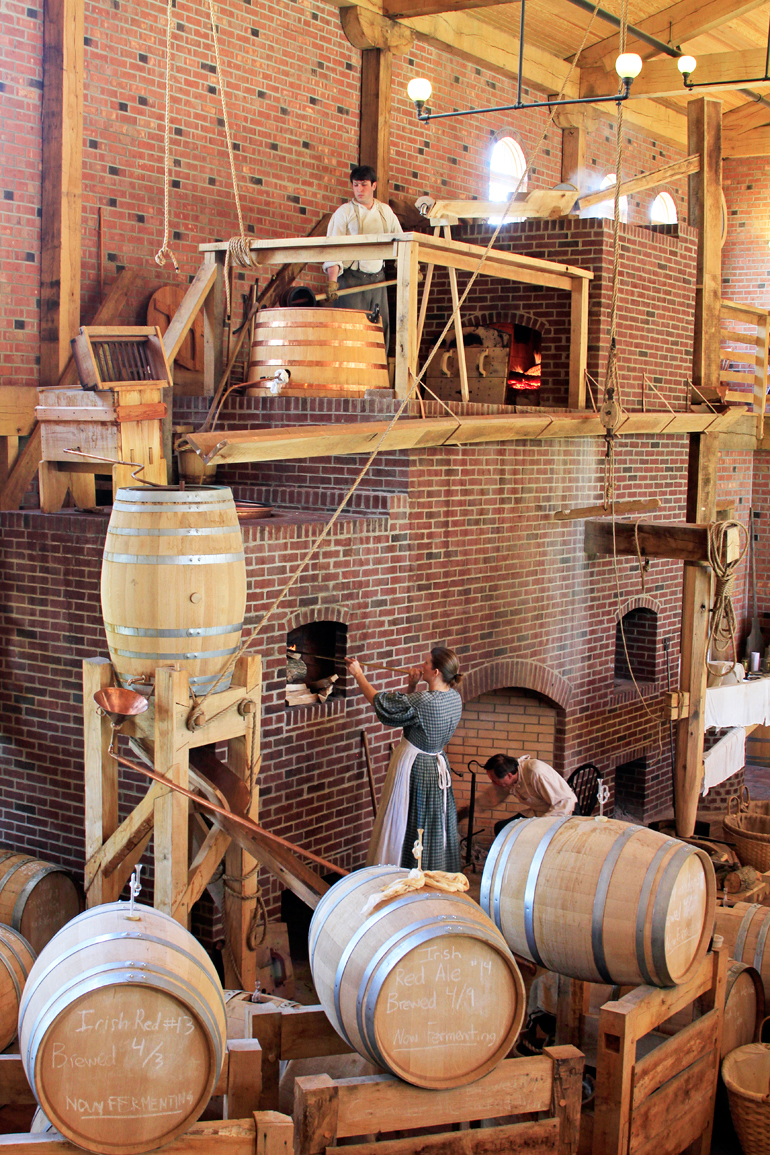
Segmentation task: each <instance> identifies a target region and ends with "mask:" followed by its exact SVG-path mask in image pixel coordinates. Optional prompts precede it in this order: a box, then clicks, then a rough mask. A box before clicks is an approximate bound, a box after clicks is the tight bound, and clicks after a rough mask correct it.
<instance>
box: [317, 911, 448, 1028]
mask: <svg viewBox="0 0 770 1155" xmlns="http://www.w3.org/2000/svg"><path fill="white" fill-rule="evenodd" d="M435 897H436V894H435V891H430V892H427V891H412V893H411V894H404V895H402V896H401V897H400V898H398V899H396V901H395V902H389V903H387V904H386V905H385V906H383V907H381V908H380V910H375V911H374V912H373V913H372V914H371V915H370V916H369V918H367V920H366V922H364V923H362V924H361V926H359V928H358V930H357V931H356V932H355V934H354V935H353V937H352V938H351V939H350V941H349V942H348V945H347V946H346V947H345V949H344V951H343V952H342V954H341V955H340V961H339V962H338V963H337V971H336V973H335V975H334V1013H335V1014H336V1016H337V1021H338V1023H339V1024H340V1027H341V1029H342V1033H343V1035H344V1037H345V1041H346V1042H347V1043H349V1044H350V1046H351V1047H353V1049H354V1050H355V1047H354V1044H353V1043H351V1042H350V1039H349V1038H348V1033H347V1031H346V1030H345V1025H344V1023H343V1021H342V1008H341V1006H340V1002H341V998H342V983H343V981H344V978H345V968H346V967H347V965H348V962H349V961H350V956H351V955H352V953H353V951H354V950H355V948H356V946H357V945H358V943H359V942H360V941H361V939H362V938H363V937H364V935H366V934H367V933H368V932H369V931H370V930H371V929H372V928H373V927H374V926H376V924H377V923H378V922H380V921H381V920H382V919H383V918H386V917H387V916H388V915H389V914H390V913H391V911H393V910H398V909H400V908H401V907H403V906H411V905H413V904H414V903H415V902H420V901H424V900H425V899H427V898H435ZM428 921H429V922H432V921H433V919H429V920H428ZM411 925H414V924H411ZM419 925H420V926H423V925H424V924H423V923H420V924H419ZM403 933H404V932H403V931H397V932H396V933H395V935H393V936H391V938H390V939H389V940H388V943H389V944H390V943H392V942H394V941H395V940H396V939H397V938H398V936H399V934H403ZM380 949H381V948H380ZM377 953H379V952H377ZM359 997H360V991H359Z"/></svg>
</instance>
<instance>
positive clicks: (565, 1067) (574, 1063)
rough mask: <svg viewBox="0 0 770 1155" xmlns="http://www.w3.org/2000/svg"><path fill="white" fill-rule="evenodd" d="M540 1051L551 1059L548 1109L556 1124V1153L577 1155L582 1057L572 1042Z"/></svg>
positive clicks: (581, 1089) (581, 1087)
mask: <svg viewBox="0 0 770 1155" xmlns="http://www.w3.org/2000/svg"><path fill="white" fill-rule="evenodd" d="M543 1054H544V1055H547V1056H548V1058H550V1059H552V1060H553V1092H552V1104H551V1111H552V1113H553V1115H554V1116H555V1118H556V1119H557V1120H558V1123H559V1142H558V1146H557V1148H556V1150H557V1151H558V1152H559V1155H576V1152H577V1149H578V1142H579V1139H580V1107H581V1100H582V1091H583V1066H584V1064H585V1058H584V1056H583V1054H582V1052H581V1051H579V1050H578V1049H577V1047H573V1046H571V1045H568V1046H559V1047H545V1048H544V1050H543Z"/></svg>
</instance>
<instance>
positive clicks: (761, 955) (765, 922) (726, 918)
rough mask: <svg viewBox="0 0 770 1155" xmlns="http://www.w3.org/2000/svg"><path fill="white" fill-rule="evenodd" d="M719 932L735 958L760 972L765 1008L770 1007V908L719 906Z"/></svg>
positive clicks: (717, 916) (747, 905)
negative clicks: (769, 945)
mask: <svg viewBox="0 0 770 1155" xmlns="http://www.w3.org/2000/svg"><path fill="white" fill-rule="evenodd" d="M715 930H716V933H717V934H721V936H722V938H723V939H724V940H725V946H726V947H727V949H728V951H729V953H730V957H731V958H733V959H735V960H736V962H740V963H747V964H748V965H749V966H752V967H754V969H755V970H757V971H759V974H760V976H761V979H762V987H763V989H764V994H765V1006H770V947H768V935H769V934H770V907H766V906H760V905H759V904H758V903H749V902H736V904H735V906H730V907H728V906H719V907H717V910H716V917H715Z"/></svg>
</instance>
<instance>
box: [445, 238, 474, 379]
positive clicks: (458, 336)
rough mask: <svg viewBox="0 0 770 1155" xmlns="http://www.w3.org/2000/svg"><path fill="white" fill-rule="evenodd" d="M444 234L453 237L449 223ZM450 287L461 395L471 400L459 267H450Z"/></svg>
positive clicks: (449, 239)
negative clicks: (459, 290)
mask: <svg viewBox="0 0 770 1155" xmlns="http://www.w3.org/2000/svg"><path fill="white" fill-rule="evenodd" d="M444 236H445V237H446V239H447V240H448V241H451V239H452V230H451V228H450V227H449V225H445V226H444ZM449 287H450V289H451V291H452V310H453V312H454V315H455V341H456V342H457V368H458V371H459V374H460V396H461V398H462V399H463V401H468V400H469V395H468V366H467V364H466V362H465V342H464V341H463V320H462V317H461V316H460V309H459V305H460V294H459V293H458V291H457V269H453V268H451V267H450V269H449Z"/></svg>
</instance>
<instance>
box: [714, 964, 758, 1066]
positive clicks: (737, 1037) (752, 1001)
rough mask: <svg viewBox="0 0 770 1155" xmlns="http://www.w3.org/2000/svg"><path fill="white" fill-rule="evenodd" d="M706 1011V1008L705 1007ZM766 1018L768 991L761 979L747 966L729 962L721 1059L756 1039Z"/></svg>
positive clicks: (752, 968)
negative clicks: (765, 990) (766, 991)
mask: <svg viewBox="0 0 770 1155" xmlns="http://www.w3.org/2000/svg"><path fill="white" fill-rule="evenodd" d="M704 1011H705V1008H704ZM764 1017H765V992H764V989H763V987H762V978H761V976H760V974H759V971H757V970H756V969H755V968H754V967H752V966H747V965H746V963H741V962H734V961H731V962H730V966H729V967H728V970H727V983H726V986H725V1018H724V1024H723V1026H722V1047H721V1050H720V1052H719V1057H720V1059H724V1057H725V1055H727V1054H729V1053H730V1051H734V1050H735V1049H736V1047H744V1046H746V1044H747V1043H753V1042H754V1041H755V1039H756V1035H757V1030H758V1029H759V1024H760V1023H761V1022H762V1020H763V1018H764Z"/></svg>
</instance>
